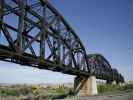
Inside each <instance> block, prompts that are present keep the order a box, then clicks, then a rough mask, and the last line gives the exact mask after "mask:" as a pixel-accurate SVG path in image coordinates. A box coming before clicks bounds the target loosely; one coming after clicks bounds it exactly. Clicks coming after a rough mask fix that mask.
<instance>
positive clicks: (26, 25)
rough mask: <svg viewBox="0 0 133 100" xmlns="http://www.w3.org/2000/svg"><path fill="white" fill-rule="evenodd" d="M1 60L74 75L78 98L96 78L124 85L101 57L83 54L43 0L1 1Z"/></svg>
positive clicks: (69, 29)
mask: <svg viewBox="0 0 133 100" xmlns="http://www.w3.org/2000/svg"><path fill="white" fill-rule="evenodd" d="M0 60H2V61H8V62H13V63H17V64H21V65H26V66H32V67H36V68H39V69H48V70H52V71H57V72H62V73H65V74H70V75H76V76H77V78H75V93H79V94H80V91H82V90H85V91H89V89H87V88H86V89H83V87H84V86H85V85H84V84H88V83H87V82H89V84H90V83H92V84H91V85H95V84H94V83H96V82H93V81H95V77H96V78H97V79H104V80H107V82H108V83H111V82H113V81H116V82H117V83H120V82H124V78H123V76H122V75H121V74H120V73H118V71H117V70H116V69H112V68H111V65H110V64H109V62H108V61H107V60H106V59H105V58H104V57H103V56H102V55H100V54H87V53H86V51H85V48H84V45H83V44H82V42H81V40H80V38H79V37H78V36H77V34H76V32H75V31H74V30H73V29H72V27H71V26H70V25H69V24H68V23H67V22H66V20H65V19H64V18H63V16H62V15H61V14H60V13H59V12H58V11H57V10H56V9H55V8H54V7H53V6H52V5H51V4H50V3H49V2H48V1H46V0H0ZM91 76H93V77H91ZM89 77H91V78H89ZM89 79H90V80H89ZM88 80H89V81H88ZM82 81H83V82H82ZM87 86H88V85H87ZM92 87H93V86H92ZM94 87H95V86H94ZM77 88H78V89H77ZM88 88H89V87H88ZM82 92H83V91H82ZM85 93H87V94H89V92H85ZM96 93H97V91H95V93H94V94H96Z"/></svg>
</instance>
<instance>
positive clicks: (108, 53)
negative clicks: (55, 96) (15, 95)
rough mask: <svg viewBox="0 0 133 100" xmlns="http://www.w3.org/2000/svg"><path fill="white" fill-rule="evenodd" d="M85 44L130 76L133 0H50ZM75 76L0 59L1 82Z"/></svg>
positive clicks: (69, 79) (132, 68)
mask: <svg viewBox="0 0 133 100" xmlns="http://www.w3.org/2000/svg"><path fill="white" fill-rule="evenodd" d="M50 2H51V3H52V4H53V6H54V7H55V8H56V9H57V10H58V11H59V12H60V13H61V14H62V15H63V16H64V17H65V19H66V20H67V22H68V23H69V24H70V25H71V26H72V28H73V29H74V30H75V31H76V33H77V35H78V36H79V37H80V39H81V41H82V42H83V44H84V45H85V47H86V51H87V53H101V54H102V55H103V56H104V57H105V58H107V60H108V61H109V62H110V64H111V65H112V67H113V68H117V69H118V70H119V72H121V73H122V74H123V75H124V76H125V78H126V80H133V74H132V71H133V0H50ZM73 77H74V76H70V75H64V74H61V73H55V72H51V71H46V70H37V69H35V68H30V67H26V66H25V67H24V66H20V65H16V64H11V63H6V62H0V82H4V83H6V82H10V83H15V82H16V83H32V82H33V83H44V82H47V83H52V82H54V83H60V82H72V81H73Z"/></svg>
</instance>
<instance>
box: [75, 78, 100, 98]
mask: <svg viewBox="0 0 133 100" xmlns="http://www.w3.org/2000/svg"><path fill="white" fill-rule="evenodd" d="M74 92H75V95H77V96H88V95H97V94H98V92H97V83H96V77H95V76H90V77H79V76H78V77H76V78H75V80H74Z"/></svg>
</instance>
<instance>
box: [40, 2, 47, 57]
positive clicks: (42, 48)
mask: <svg viewBox="0 0 133 100" xmlns="http://www.w3.org/2000/svg"><path fill="white" fill-rule="evenodd" d="M42 15H43V19H42V22H41V25H42V27H43V29H42V30H41V31H42V32H41V35H40V57H41V59H45V40H46V34H47V33H46V27H45V24H46V22H45V20H46V5H45V4H44V5H43V12H42Z"/></svg>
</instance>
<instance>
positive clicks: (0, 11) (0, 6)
mask: <svg viewBox="0 0 133 100" xmlns="http://www.w3.org/2000/svg"><path fill="white" fill-rule="evenodd" d="M3 6H4V0H0V32H1V28H2V20H3V9H4V8H3Z"/></svg>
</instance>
